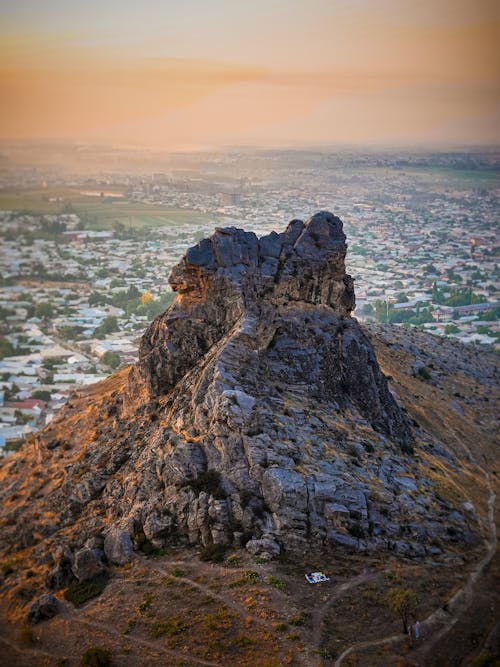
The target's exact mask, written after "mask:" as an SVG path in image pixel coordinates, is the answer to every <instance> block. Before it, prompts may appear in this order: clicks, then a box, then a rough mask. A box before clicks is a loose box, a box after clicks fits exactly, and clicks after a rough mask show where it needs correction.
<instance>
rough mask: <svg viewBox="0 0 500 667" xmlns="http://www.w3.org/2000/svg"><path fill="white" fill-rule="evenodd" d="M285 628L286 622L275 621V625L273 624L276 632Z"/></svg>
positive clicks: (286, 626) (283, 630)
mask: <svg viewBox="0 0 500 667" xmlns="http://www.w3.org/2000/svg"><path fill="white" fill-rule="evenodd" d="M287 628H288V625H287V623H276V625H275V626H274V629H275V630H276V632H285V630H287Z"/></svg>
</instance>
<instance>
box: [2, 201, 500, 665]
mask: <svg viewBox="0 0 500 667" xmlns="http://www.w3.org/2000/svg"><path fill="white" fill-rule="evenodd" d="M345 252H346V245H345V237H344V234H343V232H342V223H341V222H340V220H339V219H338V218H335V217H334V216H332V215H331V214H329V213H326V212H321V213H319V214H316V215H315V216H313V217H312V218H311V219H310V220H309V221H307V223H303V222H301V221H293V222H292V223H290V225H289V227H288V228H287V230H286V231H285V232H283V233H282V234H271V235H269V236H268V237H263V238H261V239H257V237H255V235H254V234H251V233H248V232H243V231H242V230H236V229H234V228H227V229H223V230H218V231H217V232H216V233H215V234H214V236H213V237H211V238H210V239H206V240H204V241H202V242H201V243H200V244H198V246H196V247H195V248H193V249H191V250H190V251H188V253H187V254H186V257H185V258H184V259H183V260H181V262H180V263H179V265H178V266H177V267H176V268H175V269H174V271H173V272H172V275H171V277H170V281H171V284H172V285H173V287H174V288H175V289H176V290H177V291H178V294H179V295H178V297H177V298H176V300H175V301H174V303H173V304H172V306H171V307H170V308H169V309H168V310H167V311H166V312H165V313H164V314H163V315H161V316H159V317H158V318H157V319H156V320H155V321H154V322H153V323H152V324H151V325H150V327H149V328H148V330H147V331H146V333H145V335H144V337H143V340H142V342H141V347H140V360H139V362H138V364H137V365H136V366H134V367H131V368H128V369H124V370H122V371H120V372H118V373H116V374H115V375H113V376H112V377H110V378H108V379H107V380H105V381H104V382H102V383H99V384H98V385H94V386H93V387H90V388H86V389H84V390H81V391H79V392H78V393H77V394H75V395H74V396H73V397H72V399H71V400H70V402H69V403H68V404H67V405H66V406H65V408H64V409H63V410H62V411H61V412H60V414H59V415H58V416H57V418H56V419H55V420H54V421H53V422H52V423H51V424H50V425H49V426H48V427H47V428H46V429H45V430H44V431H43V432H41V433H39V434H37V435H36V436H35V437H34V438H33V439H32V440H31V441H30V442H29V443H28V444H27V445H26V446H25V448H24V449H23V450H22V451H21V452H20V453H19V454H17V455H15V456H13V457H11V458H9V459H8V460H6V461H4V462H2V465H1V468H0V484H1V486H0V493H1V495H0V497H1V499H2V515H1V524H0V537H1V545H2V546H1V549H2V557H3V558H4V568H3V569H4V573H5V574H6V576H5V577H4V582H3V584H2V589H1V590H2V607H3V611H4V615H5V619H6V620H7V621H8V623H9V624H13V625H9V624H8V625H7V626H6V634H7V635H8V636H7V637H5V638H4V643H5V646H6V647H10V648H9V651H11V652H12V655H15V660H17V661H18V664H24V663H23V662H22V661H23V660H24V657H26V659H27V660H28V658H29V659H31V660H32V661H33V660H39V664H49V662H44V660H45V661H47V660H49V659H52V657H53V656H54V655H59V656H61V655H66V656H69V655H72V653H71V642H72V641H74V640H75V637H81V643H83V644H84V643H85V642H86V641H88V640H89V637H90V635H91V634H92V633H89V632H88V631H84V630H83V626H85V623H87V624H88V627H89V628H91V627H92V623H94V624H95V623H98V622H99V619H101V620H102V619H104V620H105V622H104V621H103V622H102V628H103V629H102V632H101V634H102V643H104V644H106V643H109V644H110V647H111V648H112V650H113V655H114V656H115V657H114V660H115V661H116V660H118V658H117V657H116V651H117V650H118V648H117V647H120V646H124V645H125V644H126V646H127V647H128V648H127V650H128V651H129V653H127V655H125V656H123V655H122V656H121V657H120V658H119V662H117V664H134V665H136V664H144V665H146V664H147V665H149V664H155V662H154V655H155V650H156V649H155V647H157V648H158V651H160V653H159V657H158V660H159V661H161V660H163V662H159V663H158V664H177V662H176V661H179V660H180V661H183V660H184V658H185V659H186V660H184V661H185V662H186V664H190V663H189V659H190V660H192V661H193V662H192V664H222V665H226V664H227V665H229V664H232V661H234V659H235V657H237V659H238V661H239V662H241V663H242V664H249V665H257V664H262V665H264V664H269V665H270V664H279V663H280V661H284V660H286V661H288V662H285V663H284V664H307V665H310V664H314V661H321V660H322V658H321V655H323V658H325V659H326V657H327V656H328V655H330V656H341V655H342V651H343V650H344V649H347V648H348V647H349V646H350V643H351V642H353V641H355V640H356V634H355V633H356V629H358V630H359V627H360V623H362V626H361V627H363V628H364V629H363V632H364V636H366V635H367V634H368V635H375V636H377V634H378V635H379V634H380V633H383V632H384V631H385V630H386V629H387V630H391V628H392V627H393V626H392V625H391V624H392V619H391V617H390V614H389V618H387V615H388V613H389V612H388V610H387V602H386V600H385V590H386V589H387V587H388V586H390V585H391V582H394V581H396V583H397V584H398V585H400V586H403V585H405V586H411V587H412V588H414V589H416V590H417V591H418V592H420V597H421V602H420V608H419V614H421V615H422V617H423V616H425V615H426V614H427V613H430V612H431V611H432V610H433V608H434V607H436V606H438V607H439V606H440V605H442V604H444V602H445V601H446V600H447V599H448V598H449V597H450V596H451V594H452V592H453V591H455V590H457V589H458V588H459V587H460V585H461V583H463V582H465V580H466V578H467V576H468V575H469V573H470V572H472V571H474V568H476V569H477V568H478V563H479V564H481V568H480V569H481V575H482V572H483V568H484V567H487V565H488V563H489V562H490V560H491V558H492V556H493V552H494V549H493V546H492V545H493V542H491V540H492V526H493V523H492V521H491V511H492V507H493V505H492V502H493V501H494V495H493V493H494V488H495V485H496V479H497V478H496V473H497V470H496V466H497V464H498V455H497V452H496V450H495V447H496V442H495V435H496V431H495V428H496V423H495V420H496V412H495V407H496V406H497V405H498V401H497V400H496V399H497V398H498V397H497V396H495V392H496V391H497V388H498V361H497V357H496V355H494V354H492V353H488V352H485V351H483V350H478V349H476V348H466V347H464V346H461V345H459V344H456V343H453V342H451V341H449V340H446V339H439V338H436V337H433V336H430V335H427V334H424V333H421V332H418V331H414V330H408V329H404V328H400V327H371V328H369V329H367V331H366V333H365V332H364V331H363V329H362V328H361V327H360V326H359V324H358V323H357V321H356V320H355V319H354V318H352V317H351V316H350V312H351V311H352V309H353V307H354V292H353V286H352V280H351V279H350V277H349V276H347V275H346V274H345V268H344V258H345ZM367 334H368V335H367ZM424 367H425V369H426V373H422V372H421V371H419V369H421V368H424ZM488 502H489V503H490V505H489V506H488ZM490 510H491V511H490ZM489 512H490V515H489ZM485 540H490V543H491V544H490V546H489V547H488V550H487V554H488V559H487V561H486V560H484V555H485V552H486V551H485V542H484V541H485ZM200 550H201V552H200ZM200 553H201V556H202V557H203V558H209V559H210V558H211V559H220V558H223V554H224V553H225V554H226V560H225V561H224V565H222V566H215V565H213V566H206V565H202V564H201V563H200V561H199V560H198V554H200ZM148 554H149V555H154V556H157V557H161V558H160V559H159V560H155V561H151V560H148V559H146V555H148ZM228 556H229V560H228ZM276 559H278V560H276ZM481 559H482V560H481ZM483 561H484V562H483ZM436 565H438V566H439V567H436ZM314 567H317V568H324V569H325V570H330V569H333V571H334V573H335V577H334V581H331V583H326V584H325V585H322V586H323V588H321V589H320V591H321V595H322V598H321V601H322V603H321V605H320V606H319V607H318V604H317V599H315V597H314V596H315V595H316V591H317V589H314V590H315V593H314V594H313V593H312V589H311V588H310V585H309V584H307V583H305V580H304V578H303V573H304V572H305V571H308V570H312V569H314ZM176 568H177V569H179V570H180V572H181V573H180V574H179V573H178V576H177V575H176V574H175V572H174V570H175V569H176ZM109 572H112V573H114V577H113V579H112V580H111V583H109V584H108V586H107V588H106V590H105V591H104V593H103V594H102V596H101V597H100V598H98V599H97V601H94V602H89V603H87V605H86V606H85V607H84V608H83V610H82V611H80V612H78V611H71V609H70V607H69V605H68V603H67V602H65V603H63V602H62V593H58V591H61V592H62V591H64V590H68V588H71V587H72V586H75V584H76V585H79V584H85V583H86V582H87V583H88V582H93V581H95V580H96V578H99V577H101V579H102V578H103V577H105V576H107V574H108V573H109ZM197 572H198V574H197ZM159 573H160V575H161V576H162V577H163V579H161V581H162V586H160V587H158V586H155V583H154V582H155V581H157V579H158V574H159ZM478 576H479V575H478ZM211 577H212V578H213V581H211ZM277 582H279V583H277ZM430 582H432V585H430ZM172 586H173V587H174V588H172ZM370 587H372V588H370ZM374 587H375V588H374ZM351 590H352V591H354V592H355V594H353V595H352V596H351V595H350V594H347V591H351ZM47 591H53V592H55V593H56V596H57V598H58V599H59V600H60V601H59V603H55V604H56V606H57V604H58V611H59V613H58V615H57V616H55V618H53V619H52V620H50V621H46V622H45V623H40V624H39V625H37V626H36V627H37V632H39V633H41V634H40V637H41V640H40V646H41V647H45V649H46V652H48V657H47V656H45V657H44V656H43V654H42V653H43V651H42V649H41V648H36V649H34V648H32V647H31V648H29V651H31V653H30V652H29V651H28V649H27V648H26V647H24V649H23V650H21V651H19V650H18V647H17V643H16V640H15V631H14V628H15V625H16V623H19V622H22V620H23V619H24V618H26V613H27V610H28V609H29V608H30V605H32V603H33V600H34V599H35V598H36V597H37V596H39V595H40V594H41V593H43V592H47ZM148 591H149V592H148ZM187 591H191V593H190V594H189V595H188V594H187ZM193 591H194V592H193ZM341 591H345V592H346V596H344V594H343V593H342V595H340V592H341ZM359 591H361V593H360V592H359ZM370 591H371V592H370ZM174 592H175V595H174V596H173V599H170V594H171V593H174ZM194 593H196V594H195V595H194ZM318 594H319V593H318ZM144 595H150V596H153V597H151V598H148V599H149V603H148V604H147V605H146V608H145V609H143V610H142V611H141V610H140V609H141V608H142V606H144V605H143V603H144V600H143V597H144ZM193 595H194V597H193ZM200 595H202V597H203V596H205V598H207V600H205V602H203V601H202V600H201V599H200ZM176 596H177V597H176ZM217 596H219V597H217ZM208 597H210V598H212V599H211V601H208ZM205 598H203V599H205ZM124 599H126V600H128V601H129V602H128V604H127V607H126V609H124V608H123V605H122V603H121V602H120V601H121V600H124ZM153 599H154V600H156V602H155V603H154V604H153ZM141 600H142V602H141ZM175 600H177V602H175ZM217 600H218V601H219V602H220V604H219V606H217V605H218V602H217ZM334 601H335V609H337V610H338V609H339V608H340V607H342V605H343V607H342V609H343V611H342V614H341V615H340V616H341V617H342V620H340V619H339V614H335V615H332V613H331V612H332V609H333V608H334V607H333V604H334ZM205 605H206V606H207V609H204V610H202V612H203V613H202V612H200V611H199V609H200V607H204V606H205ZM150 606H151V607H152V609H151V612H152V613H153V610H154V614H153V616H152V617H155V618H157V619H158V618H160V620H161V619H163V620H161V622H164V624H165V625H164V626H162V628H163V629H162V630H161V631H160V630H159V629H158V627H157V628H156V630H155V627H156V626H154V623H153V621H152V620H149V619H150V618H152V617H149V616H148V615H147V614H146V616H144V613H143V612H144V611H145V610H146V609H148V608H149V607H150ZM219 607H220V609H219ZM153 608H154V609H153ZM222 608H223V609H222ZM196 609H197V610H198V611H196ZM456 609H457V613H458V612H459V611H460V609H459V605H458V603H457V605H456ZM245 610H246V613H247V614H248V615H249V617H248V619H247V618H246V616H245ZM127 614H128V620H127V618H125V615H127ZM130 614H132V615H130ZM217 614H219V616H217ZM207 616H208V617H209V620H208V621H207ZM294 617H300V619H301V620H300V622H299V621H297V623H295V624H294V623H292V622H291V620H290V619H292V620H293V618H294ZM258 618H260V619H264V621H263V622H260V621H258V620H257V619H258ZM482 618H483V620H484V623H483V625H485V627H484V628H482V629H481V628H479V629H478V631H477V632H478V635H479V636H480V637H483V636H485V635H486V634H488V632H490V631H491V627H490V625H491V624H490V620H489V616H487V615H486V616H483V617H482ZM106 619H108V620H106ZM210 619H212V620H210ZM80 621H81V622H82V623H83V626H81V627H80V628H79V629H78V628H77V625H78V623H79V622H80ZM84 621H85V623H84ZM129 621H133V623H132V627H131V628H130V629H129V632H132V629H133V628H136V630H134V638H135V639H136V640H137V644H136V645H135V646H134V645H133V642H132V643H131V642H128V643H127V641H126V640H125V639H124V638H123V631H124V630H121V631H120V632H119V634H118V635H117V632H118V626H119V624H121V623H123V624H124V625H126V623H128V622H129ZM439 621H440V619H439V618H438V619H437V621H436V623H437V624H438V625H439ZM156 622H157V623H158V622H160V621H158V620H157V621H156ZM433 622H434V621H433ZM172 623H173V625H172ZM75 624H76V625H75ZM246 624H247V625H246ZM396 624H397V619H396ZM290 625H291V628H292V629H291V630H290V629H289V630H288V631H287V632H286V633H285V634H283V630H279V629H278V628H280V627H288V626H290ZM184 626H185V629H181V628H184ZM367 626H369V629H367ZM188 627H189V628H190V630H191V631H192V632H190V633H189V637H188V635H185V634H184V632H187V628H188ZM294 627H297V628H299V629H297V630H293V628H294ZM429 627H430V626H429ZM433 627H434V626H433ZM436 627H437V626H436ZM439 627H441V626H439ZM443 627H444V626H443ZM44 628H52V630H47V629H44ZM113 628H114V629H113ZM488 628H489V629H488ZM487 629H488V632H487ZM212 630H213V631H214V633H215V638H214V636H212V634H213V633H212ZM333 630H334V632H333ZM394 630H396V627H395V626H394ZM332 632H333V634H332ZM11 633H14V635H12V634H11ZM51 633H55V634H51ZM106 633H108V634H106ZM217 633H218V634H217ZM228 633H229V634H230V635H231V636H236V637H238V636H240V637H241V639H240V641H239V642H236V644H235V643H232V642H224V641H223V637H224V636H226V635H227V634H228ZM280 633H281V634H280ZM127 634H128V633H127ZM195 635H196V637H198V638H199V639H200V644H199V645H198V643H197V642H198V640H197V639H196V640H195ZM219 635H220V636H219ZM13 637H14V638H13ZM165 637H167V638H168V639H167V640H165ZM203 637H206V638H211V639H210V641H211V642H212V643H210V641H208V639H207V641H204V640H203ZM217 637H218V638H217ZM332 637H334V639H332ZM443 637H444V638H445V637H446V635H443ZM56 638H57V641H55V639H56ZM366 638H367V639H368V640H369V639H370V636H368V637H366ZM79 641H80V640H79ZM165 641H166V645H165ZM443 641H444V639H443ZM51 642H52V643H51ZM124 642H125V644H124ZM155 642H156V643H155ZM395 646H396V649H395V651H394V655H395V656H396V655H399V653H398V651H399V649H400V647H399V644H398V642H397V641H396V643H395ZM161 647H163V649H162V650H166V651H167V653H168V651H171V654H168V655H170V658H169V659H171V660H172V662H171V663H165V655H163V654H162V652H161V650H160V648H161ZM259 647H260V648H259ZM476 649H477V646H476ZM120 650H121V649H120ZM423 650H424V649H421V651H423ZM34 651H35V652H34ZM424 653H425V651H424ZM352 655H353V654H351V658H352ZM130 656H133V657H130ZM269 656H271V657H269ZM272 656H274V657H275V658H276V663H273V660H274V657H272ZM428 657H429V656H427V657H425V656H424V655H423V657H422V656H421V658H419V659H421V660H427V658H428ZM351 658H349V655H347V656H346V660H350V659H351ZM134 660H135V662H134ZM266 660H267V662H266ZM13 664H17V663H13ZM26 664H28V663H26ZM30 664H38V663H35V662H31V663H30ZM50 664H53V663H50ZM75 664H76V663H75ZM179 664H180V663H179ZM346 664H348V663H346ZM352 664H355V663H352ZM373 664H377V663H375V662H374V663H373ZM379 664H390V663H389V662H385V663H384V662H380V663H379ZM410 664H411V663H410ZM415 664H419V663H415ZM420 664H426V663H425V662H422V663H420ZM429 664H430V663H429ZM458 664H460V663H458Z"/></svg>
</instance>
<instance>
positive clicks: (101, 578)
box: [64, 572, 110, 664]
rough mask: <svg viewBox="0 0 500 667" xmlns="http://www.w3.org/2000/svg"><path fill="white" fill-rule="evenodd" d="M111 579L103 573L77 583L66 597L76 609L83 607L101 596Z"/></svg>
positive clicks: (68, 590)
mask: <svg viewBox="0 0 500 667" xmlns="http://www.w3.org/2000/svg"><path fill="white" fill-rule="evenodd" d="M109 579H110V574H109V572H101V574H98V575H97V576H96V577H94V578H93V579H89V580H88V581H77V582H75V583H74V584H71V586H70V587H69V588H67V589H66V590H65V591H64V597H65V598H66V600H68V602H71V603H72V604H74V605H75V607H81V606H82V605H83V604H85V602H87V601H88V600H91V599H92V598H96V597H97V596H98V595H100V594H101V593H102V592H103V590H104V589H105V588H106V586H107V584H108V581H109ZM89 664H90V663H89Z"/></svg>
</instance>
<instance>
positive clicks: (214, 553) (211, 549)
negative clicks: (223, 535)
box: [200, 544, 226, 563]
mask: <svg viewBox="0 0 500 667" xmlns="http://www.w3.org/2000/svg"><path fill="white" fill-rule="evenodd" d="M225 553H226V548H225V547H224V546H223V545H222V544H207V546H206V547H204V548H203V549H202V550H201V552H200V560H202V561H205V562H207V561H210V562H212V563H222V561H223V560H224V554H225Z"/></svg>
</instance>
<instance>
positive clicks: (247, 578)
mask: <svg viewBox="0 0 500 667" xmlns="http://www.w3.org/2000/svg"><path fill="white" fill-rule="evenodd" d="M258 578H259V573H258V572H254V571H252V570H249V571H248V572H245V574H244V575H243V576H242V577H241V579H237V580H236V581H233V582H231V583H230V584H229V588H239V587H240V586H245V585H246V584H249V583H252V582H255V581H257V579H258Z"/></svg>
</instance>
